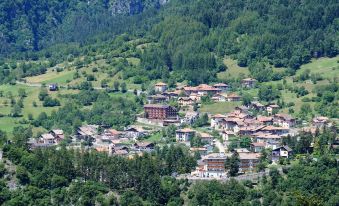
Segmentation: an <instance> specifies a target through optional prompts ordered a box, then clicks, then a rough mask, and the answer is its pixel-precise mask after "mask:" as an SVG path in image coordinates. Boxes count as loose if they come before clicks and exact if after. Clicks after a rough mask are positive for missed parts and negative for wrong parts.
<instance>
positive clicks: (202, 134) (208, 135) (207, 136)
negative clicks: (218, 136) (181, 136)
mask: <svg viewBox="0 0 339 206" xmlns="http://www.w3.org/2000/svg"><path fill="white" fill-rule="evenodd" d="M199 134H200V136H201V138H213V136H212V135H210V134H208V133H205V132H200V133H199Z"/></svg>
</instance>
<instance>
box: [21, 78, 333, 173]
mask: <svg viewBox="0 0 339 206" xmlns="http://www.w3.org/2000/svg"><path fill="white" fill-rule="evenodd" d="M256 83H257V81H256V80H255V79H252V78H246V79H243V80H242V87H243V88H254V87H255V86H256ZM55 88H56V85H50V90H54V89H55ZM206 97H208V98H210V100H211V101H213V102H241V101H242V96H241V95H238V94H237V93H235V92H230V87H229V85H227V84H225V83H218V84H214V85H207V84H201V85H199V86H196V87H191V86H178V87H176V89H175V90H169V89H168V85H167V84H165V83H162V82H158V83H156V84H155V85H154V92H153V94H152V95H151V94H149V95H148V96H147V104H145V105H144V111H143V113H141V114H139V115H138V117H137V119H136V123H135V125H130V126H128V127H126V128H124V130H121V131H118V130H116V129H112V128H105V127H103V126H100V125H83V126H80V127H79V128H78V129H77V133H76V134H75V135H73V136H71V137H70V138H68V142H67V147H69V148H76V147H78V148H79V147H82V146H84V147H85V148H87V149H95V150H96V151H98V152H104V153H107V154H108V155H110V156H112V155H116V156H122V157H126V158H133V157H134V156H135V155H143V153H144V152H152V151H153V150H154V149H155V148H156V147H161V146H164V144H173V143H174V144H178V145H182V146H184V147H188V148H189V151H190V152H191V153H192V155H197V156H198V160H197V165H198V166H197V168H196V169H195V170H194V171H192V172H191V174H188V176H190V177H194V178H198V179H199V178H201V179H222V178H227V172H228V171H227V170H226V169H225V162H226V160H227V159H228V158H230V157H231V156H232V155H234V154H235V153H236V154H237V155H238V156H239V160H240V162H239V172H238V173H239V174H250V173H254V172H257V167H258V164H259V163H260V158H261V156H262V152H263V151H264V150H265V151H269V152H270V154H269V155H268V156H269V158H270V162H271V164H272V165H277V164H279V163H280V162H281V160H284V159H286V160H287V159H289V158H290V157H291V156H292V155H293V150H292V149H291V148H290V147H289V145H287V144H284V141H283V139H284V138H287V137H289V138H296V136H297V135H298V134H299V133H301V132H311V133H312V134H314V133H315V132H316V131H317V130H318V129H320V128H324V127H330V126H331V125H332V123H331V121H330V120H329V118H327V117H321V116H318V117H314V118H313V120H312V122H309V123H307V124H305V122H300V121H298V120H297V119H296V118H294V117H292V116H290V115H289V114H285V113H280V111H279V110H280V107H279V105H277V104H276V103H268V104H263V103H261V102H259V101H257V100H254V101H251V102H250V103H249V104H248V105H247V106H245V105H240V106H236V107H235V108H234V110H233V111H231V112H229V113H224V114H210V113H208V112H207V113H201V112H199V109H198V108H199V106H200V104H201V101H202V99H204V98H206ZM173 103H175V105H176V106H172V105H173ZM201 119H205V125H203V126H198V127H197V126H195V127H193V125H195V123H196V122H197V121H201ZM168 127H171V128H175V134H174V136H173V141H172V142H166V143H160V144H158V143H157V142H155V141H150V140H149V139H148V137H150V136H151V135H153V134H155V133H158V134H161V131H164V130H165V129H166V128H168ZM64 140H65V135H64V132H63V131H62V130H61V129H54V130H51V131H50V132H48V133H44V134H42V135H41V136H40V137H39V138H38V139H31V140H30V141H29V142H28V144H29V145H30V148H31V149H36V148H39V147H51V146H58V145H59V144H61V143H62V142H63V141H64ZM243 141H249V142H247V143H248V144H249V146H248V147H246V148H245V147H241V142H243ZM337 142H338V141H337ZM333 146H337V145H333Z"/></svg>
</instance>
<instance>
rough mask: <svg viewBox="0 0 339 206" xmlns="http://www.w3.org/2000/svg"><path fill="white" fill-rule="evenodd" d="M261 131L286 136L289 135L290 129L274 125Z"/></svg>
mask: <svg viewBox="0 0 339 206" xmlns="http://www.w3.org/2000/svg"><path fill="white" fill-rule="evenodd" d="M260 131H262V132H264V133H270V134H276V135H284V134H288V132H289V128H286V127H275V126H272V125H268V126H265V127H263V128H262V129H260Z"/></svg>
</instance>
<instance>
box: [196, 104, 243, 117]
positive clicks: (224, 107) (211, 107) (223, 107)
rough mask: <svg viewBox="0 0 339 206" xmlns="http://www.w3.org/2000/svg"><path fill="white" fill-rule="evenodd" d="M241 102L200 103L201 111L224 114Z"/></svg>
mask: <svg viewBox="0 0 339 206" xmlns="http://www.w3.org/2000/svg"><path fill="white" fill-rule="evenodd" d="M240 105H241V102H217V103H212V104H207V105H202V106H201V108H200V111H201V112H208V113H211V114H224V113H228V112H231V111H232V110H234V108H235V107H236V106H240Z"/></svg>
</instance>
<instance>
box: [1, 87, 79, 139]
mask: <svg viewBox="0 0 339 206" xmlns="http://www.w3.org/2000/svg"><path fill="white" fill-rule="evenodd" d="M20 88H21V89H24V90H25V91H26V94H27V96H26V97H25V98H24V100H23V105H24V107H23V108H22V112H21V114H22V117H10V116H9V114H10V112H11V110H12V107H11V104H10V99H9V98H8V94H9V92H10V93H12V96H13V97H14V99H15V100H16V101H18V100H19V97H18V90H19V89H20ZM0 91H2V92H3V97H0V114H1V115H3V117H0V129H1V130H4V131H6V132H8V133H11V132H12V130H13V128H14V127H16V126H19V125H22V126H27V125H26V124H21V123H20V120H23V119H26V120H27V119H28V115H29V114H32V115H33V118H36V117H38V116H39V114H40V113H41V112H46V113H47V114H51V112H52V111H53V110H54V111H55V110H57V109H58V108H59V107H43V106H42V102H40V101H39V99H38V95H39V92H40V88H39V87H30V86H26V85H19V84H17V85H1V86H0ZM76 92H78V91H74V90H65V89H61V90H59V91H56V92H49V94H50V96H52V97H53V98H56V97H57V96H58V95H59V94H70V93H76ZM58 99H59V100H60V101H61V106H62V105H65V104H66V100H64V99H60V98H58ZM34 101H35V102H36V103H37V106H36V107H34V106H33V102H34ZM5 102H7V104H5Z"/></svg>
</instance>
